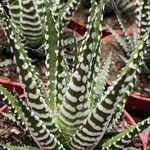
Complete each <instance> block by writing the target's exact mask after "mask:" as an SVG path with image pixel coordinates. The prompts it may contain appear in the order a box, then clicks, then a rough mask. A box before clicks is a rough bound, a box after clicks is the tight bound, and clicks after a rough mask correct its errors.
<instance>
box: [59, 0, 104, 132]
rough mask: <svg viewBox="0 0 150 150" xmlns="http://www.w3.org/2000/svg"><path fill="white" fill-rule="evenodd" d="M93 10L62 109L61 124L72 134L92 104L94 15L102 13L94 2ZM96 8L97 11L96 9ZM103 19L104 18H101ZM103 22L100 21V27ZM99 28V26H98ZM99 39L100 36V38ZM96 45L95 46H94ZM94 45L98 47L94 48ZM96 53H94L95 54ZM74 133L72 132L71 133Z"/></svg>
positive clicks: (102, 3)
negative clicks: (89, 79) (91, 79)
mask: <svg viewBox="0 0 150 150" xmlns="http://www.w3.org/2000/svg"><path fill="white" fill-rule="evenodd" d="M92 4H93V5H92V8H91V12H92V13H91V16H90V17H89V25H88V26H87V28H88V30H87V32H86V33H85V38H84V40H83V42H82V47H81V55H80V56H79V58H78V59H79V63H78V65H77V66H76V69H75V72H74V73H73V75H72V77H71V80H70V82H69V84H68V89H67V91H66V94H65V98H64V100H63V103H62V105H61V107H60V115H59V119H60V123H61V124H62V126H64V128H66V129H67V130H68V131H69V130H70V134H71V133H72V132H74V131H75V130H76V128H78V127H79V126H80V125H81V124H82V123H83V121H84V120H85V118H86V117H87V115H88V113H89V106H90V102H89V99H88V94H87V92H88V90H87V89H88V85H87V82H88V75H89V72H90V71H91V70H90V69H91V68H90V67H91V60H92V59H91V58H92V51H94V50H95V49H96V48H97V47H96V46H97V44H98V43H94V42H93V40H94V39H95V36H93V35H95V32H94V28H95V26H94V24H93V23H94V22H95V21H97V20H95V19H94V18H93V16H92V15H93V14H98V16H99V17H100V16H101V13H99V11H98V8H97V7H98V6H97V3H96V2H95V1H92ZM95 6H96V8H97V9H94V8H95ZM99 6H100V8H101V7H102V8H103V9H104V7H103V6H104V1H103V0H102V1H101V3H100V5H99ZM100 12H101V11H100ZM101 19H102V18H101ZM100 23H101V20H100V21H99V25H100ZM97 26H98V25H97ZM98 38H99V36H98ZM93 43H94V44H93ZM92 44H93V45H94V46H95V45H96V46H95V47H96V48H95V47H94V46H93V47H94V48H95V49H93V48H92ZM93 53H94V52H93ZM71 131H72V132H71Z"/></svg>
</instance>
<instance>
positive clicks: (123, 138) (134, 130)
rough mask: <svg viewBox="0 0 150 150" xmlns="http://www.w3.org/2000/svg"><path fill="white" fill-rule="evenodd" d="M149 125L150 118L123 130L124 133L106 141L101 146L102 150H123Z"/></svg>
mask: <svg viewBox="0 0 150 150" xmlns="http://www.w3.org/2000/svg"><path fill="white" fill-rule="evenodd" d="M148 125H150V117H149V118H147V119H145V120H143V121H141V122H139V123H138V124H137V125H135V126H133V127H131V128H129V129H127V130H125V131H124V132H122V133H120V134H118V135H116V136H115V137H113V138H112V139H110V140H108V141H107V142H106V143H104V144H103V145H102V148H101V149H102V150H107V149H121V150H122V149H123V148H124V146H125V145H126V144H128V143H130V142H131V139H132V138H133V137H134V136H136V135H137V134H138V133H139V132H142V131H143V130H144V129H145V128H146V127H148Z"/></svg>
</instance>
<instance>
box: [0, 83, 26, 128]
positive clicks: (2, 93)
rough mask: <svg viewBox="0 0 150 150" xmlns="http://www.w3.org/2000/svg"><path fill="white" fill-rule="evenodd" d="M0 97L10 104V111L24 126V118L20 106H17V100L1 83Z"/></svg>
mask: <svg viewBox="0 0 150 150" xmlns="http://www.w3.org/2000/svg"><path fill="white" fill-rule="evenodd" d="M0 98H1V100H2V101H4V102H5V103H7V104H8V106H10V110H11V113H12V114H13V116H14V117H15V119H16V120H17V121H19V123H20V125H21V126H23V127H25V120H24V117H23V115H22V111H21V108H20V107H19V106H18V103H17V100H16V98H15V97H14V96H12V94H11V93H10V92H8V91H7V90H6V89H5V88H4V87H3V86H2V85H0Z"/></svg>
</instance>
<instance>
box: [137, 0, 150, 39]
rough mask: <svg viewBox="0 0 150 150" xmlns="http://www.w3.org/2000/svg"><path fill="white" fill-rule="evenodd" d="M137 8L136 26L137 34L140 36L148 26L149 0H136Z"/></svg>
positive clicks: (149, 24)
mask: <svg viewBox="0 0 150 150" xmlns="http://www.w3.org/2000/svg"><path fill="white" fill-rule="evenodd" d="M137 5H138V7H137V9H136V24H137V27H138V34H139V35H141V37H142V36H143V35H144V33H145V32H146V31H147V30H148V29H149V27H150V17H149V11H150V7H149V5H150V1H149V0H137Z"/></svg>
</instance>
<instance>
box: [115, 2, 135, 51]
mask: <svg viewBox="0 0 150 150" xmlns="http://www.w3.org/2000/svg"><path fill="white" fill-rule="evenodd" d="M112 3H113V6H114V8H115V13H116V17H117V20H118V23H119V25H120V28H121V29H122V31H123V34H124V37H125V39H126V42H127V43H128V47H130V48H131V45H132V44H133V41H132V39H131V37H130V36H129V34H128V32H127V28H126V25H125V23H124V21H123V19H122V17H121V14H120V12H119V10H118V7H117V6H116V3H115V2H114V0H112Z"/></svg>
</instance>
